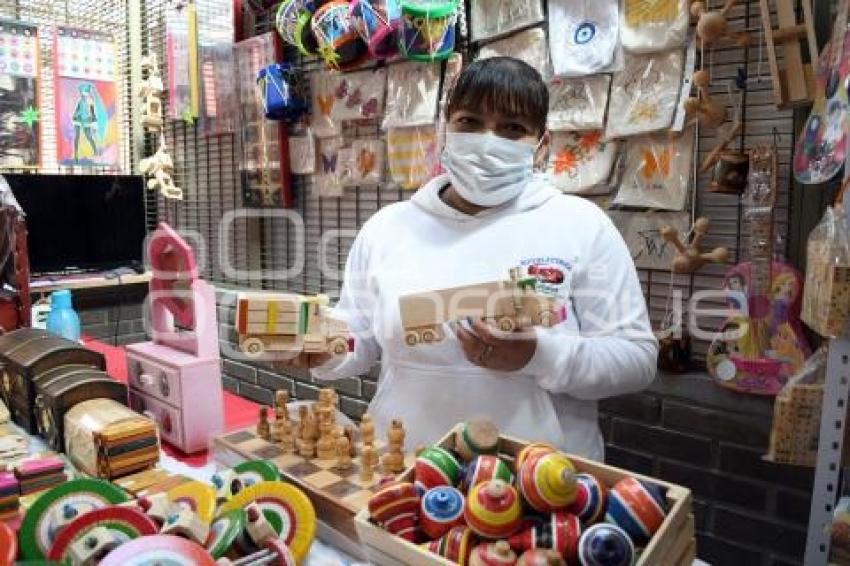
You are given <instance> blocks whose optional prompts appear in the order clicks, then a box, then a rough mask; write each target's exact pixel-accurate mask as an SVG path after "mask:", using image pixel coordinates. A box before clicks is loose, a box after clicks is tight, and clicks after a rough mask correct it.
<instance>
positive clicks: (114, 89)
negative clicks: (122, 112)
mask: <svg viewBox="0 0 850 566" xmlns="http://www.w3.org/2000/svg"><path fill="white" fill-rule="evenodd" d="M55 54H56V55H55V57H56V61H55V68H56V82H55V96H56V133H57V152H58V156H57V157H58V161H59V164H60V165H75V166H88V167H118V165H119V161H120V156H119V151H120V149H119V148H120V146H121V128H120V122H119V119H120V118H119V113H118V85H117V83H116V81H115V47H114V43H113V41H112V38H111V36H109V35H108V34H103V33H98V32H91V31H87V30H80V29H74V28H65V27H60V28H57V37H56V50H55Z"/></svg>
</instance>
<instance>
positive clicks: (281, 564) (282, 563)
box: [216, 539, 295, 566]
mask: <svg viewBox="0 0 850 566" xmlns="http://www.w3.org/2000/svg"><path fill="white" fill-rule="evenodd" d="M216 564H217V565H218V566H264V565H265V564H273V565H274V566H295V558H293V557H292V553H291V552H290V551H289V549H288V548H287V547H286V544H284V542H283V541H282V540H281V539H270V540H267V541H266V542H265V548H264V549H263V550H259V551H257V552H255V553H254V554H249V555H248V556H243V557H242V558H239V559H237V560H229V559H227V558H219V559H218V560H217V561H216Z"/></svg>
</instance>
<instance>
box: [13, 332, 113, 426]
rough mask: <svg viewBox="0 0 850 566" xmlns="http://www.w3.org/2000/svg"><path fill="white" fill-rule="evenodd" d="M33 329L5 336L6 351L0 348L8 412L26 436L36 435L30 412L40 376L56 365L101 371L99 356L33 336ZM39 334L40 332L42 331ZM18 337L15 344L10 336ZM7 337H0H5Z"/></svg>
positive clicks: (49, 337) (64, 342) (48, 337)
mask: <svg viewBox="0 0 850 566" xmlns="http://www.w3.org/2000/svg"><path fill="white" fill-rule="evenodd" d="M32 331H33V329H21V330H17V331H15V332H12V333H9V335H7V336H8V338H9V349H7V350H5V351H3V350H2V345H0V364H2V367H3V375H2V383H3V389H4V390H6V391H7V395H8V403H7V404H8V406H9V412H10V413H11V415H12V420H14V421H15V422H16V423H17V424H18V425H20V426H21V427H22V428H23V429H24V430H26V431H27V432H29V433H34V432H36V428H37V427H36V417H35V412H34V410H33V403H34V402H35V384H34V382H33V380H34V379H35V378H36V377H37V376H39V375H40V374H42V373H44V372H46V371H48V370H51V369H53V368H55V367H57V366H61V365H67V364H80V365H87V366H91V367H92V368H96V369H101V370H105V369H106V360H105V359H104V357H103V354H100V353H98V352H94V351H92V350H89V349H87V348H85V347H84V346H81V345H80V344H78V343H76V342H73V341H71V340H66V339H65V338H62V337H60V336H57V335H55V334H50V333H46V332H45V333H44V334H42V335H40V336H39V335H33V334H32ZM42 332H43V331H42ZM13 334H14V335H16V336H18V335H20V341H21V342H23V343H22V344H19V345H16V344H15V342H16V339H13V338H12V335H13ZM7 336H4V338H6V337H7Z"/></svg>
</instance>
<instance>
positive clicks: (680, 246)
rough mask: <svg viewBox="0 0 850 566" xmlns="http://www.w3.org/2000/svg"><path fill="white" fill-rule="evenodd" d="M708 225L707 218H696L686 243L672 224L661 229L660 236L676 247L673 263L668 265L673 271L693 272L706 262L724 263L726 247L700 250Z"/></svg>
mask: <svg viewBox="0 0 850 566" xmlns="http://www.w3.org/2000/svg"><path fill="white" fill-rule="evenodd" d="M708 227H709V221H708V218H705V217H701V218H697V220H696V221H695V222H694V226H693V228H692V229H691V237H690V242H688V243H687V244H685V243H683V242H682V239H681V238H680V237H679V232H678V231H677V230H676V229H675V228H673V227H672V226H665V227H664V228H662V229H661V236H662V237H663V238H664V240H665V241H667V242H669V243H670V244H671V245H673V246H674V247H675V248H676V255H675V256H674V257H673V263H672V265H671V266H670V270H671V271H672V272H673V273H678V274H683V273H695V272H697V271H699V270H700V269H701V268H702V266H703V265H705V264H706V263H726V261H727V260H728V259H729V250H727V249H726V248H723V247H717V248H714V249H713V250H711V251H710V252H704V251H703V250H702V239H703V237H705V235H706V234H707V233H708ZM686 241H687V238H686Z"/></svg>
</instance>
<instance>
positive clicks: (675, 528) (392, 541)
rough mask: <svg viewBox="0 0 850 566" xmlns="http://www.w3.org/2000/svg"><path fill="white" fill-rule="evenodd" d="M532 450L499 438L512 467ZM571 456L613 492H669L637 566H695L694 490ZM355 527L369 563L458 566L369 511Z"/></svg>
mask: <svg viewBox="0 0 850 566" xmlns="http://www.w3.org/2000/svg"><path fill="white" fill-rule="evenodd" d="M454 438H455V432H454V430H452V431H450V432H449V433H448V434H447V435H446V436H444V437H443V439H442V440H440V442H439V445H440V446H442V447H444V448H451V449H454ZM527 444H528V443H527V442H524V441H521V440H517V439H515V438H511V437H509V436H504V435H502V436H500V438H499V453H500V455H501V456H502V457H504V458H505V460H507V461H508V462H510V463H511V464H513V460H514V458H515V457H516V456H517V454H519V452H520V450H522V449H523V447H525V446H526V445H527ZM568 456H569V458H570V459H571V460H572V462H573V464H574V465H575V467H576V469H577V470H578V471H579V472H587V473H590V474H593V475H594V476H596V477H597V478H598V479H599V480H600V481H602V482H604V483H605V484H606V485H607V486H608V487H611V486H612V485H614V484H615V483H616V482H617V481H619V480H620V479H622V478H625V477H634V478H637V479H640V480H643V481H645V482H648V483H652V484H656V485H660V486H663V487H665V488H667V504H668V512H667V516H666V518H665V519H664V522H663V523H662V525H661V527H660V529H659V530H658V532H657V533H656V534H655V536H653V537H652V540H651V541H650V542H649V545H648V546H647V547H646V549H645V550H644V551H643V553H642V554H641V555H640V558H639V559H638V560H637V561H636V562H635V564H636V566H679V565H685V564H687V565H689V566H690V565H691V564H692V563H693V560H694V558H695V556H696V541H695V538H694V516H693V511H692V509H691V492H690V490H689V489H687V488H684V487H681V486H678V485H674V484H671V483H667V482H664V481H661V480H657V479H654V478H650V477H646V476H642V475H640V474H633V473H631V472H628V471H626V470H622V469H619V468H614V467H612V466H607V465H605V464H601V463H599V462H593V461H592V460H586V459H584V458H580V457H578V456H572V455H568ZM401 479H402V480H405V481H410V482H412V481H413V469H412V468H409V469H408V470H407V471H406V472H405V473H404V474H402V476H401ZM354 525H355V527H356V529H357V534H358V536H359V538H360V542H361V544H363V545H364V546H365V548H366V554H367V556H368V557H369V560H370V561H372V562H373V563H375V564H378V565H380V566H397V565H408V564H416V565H417V566H431V565H437V566H451V565H453V564H455V563H454V562H452V561H450V560H446V559H445V558H442V557H440V556H437V555H436V554H432V553H431V552H429V551H427V550H425V549H424V548H422V547H420V546H418V545H416V544H413V543H410V542H408V541H406V540H404V539H402V538H399V537H396V536H395V535H392V534H390V533H389V532H387V531H385V530H384V529H382V528H381V527H379V526H377V525H375V524H374V523H372V522H371V521H370V520H369V510H368V509H363V510H361V511H360V512H359V513H358V514H357V516H356V517H355V518H354Z"/></svg>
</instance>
